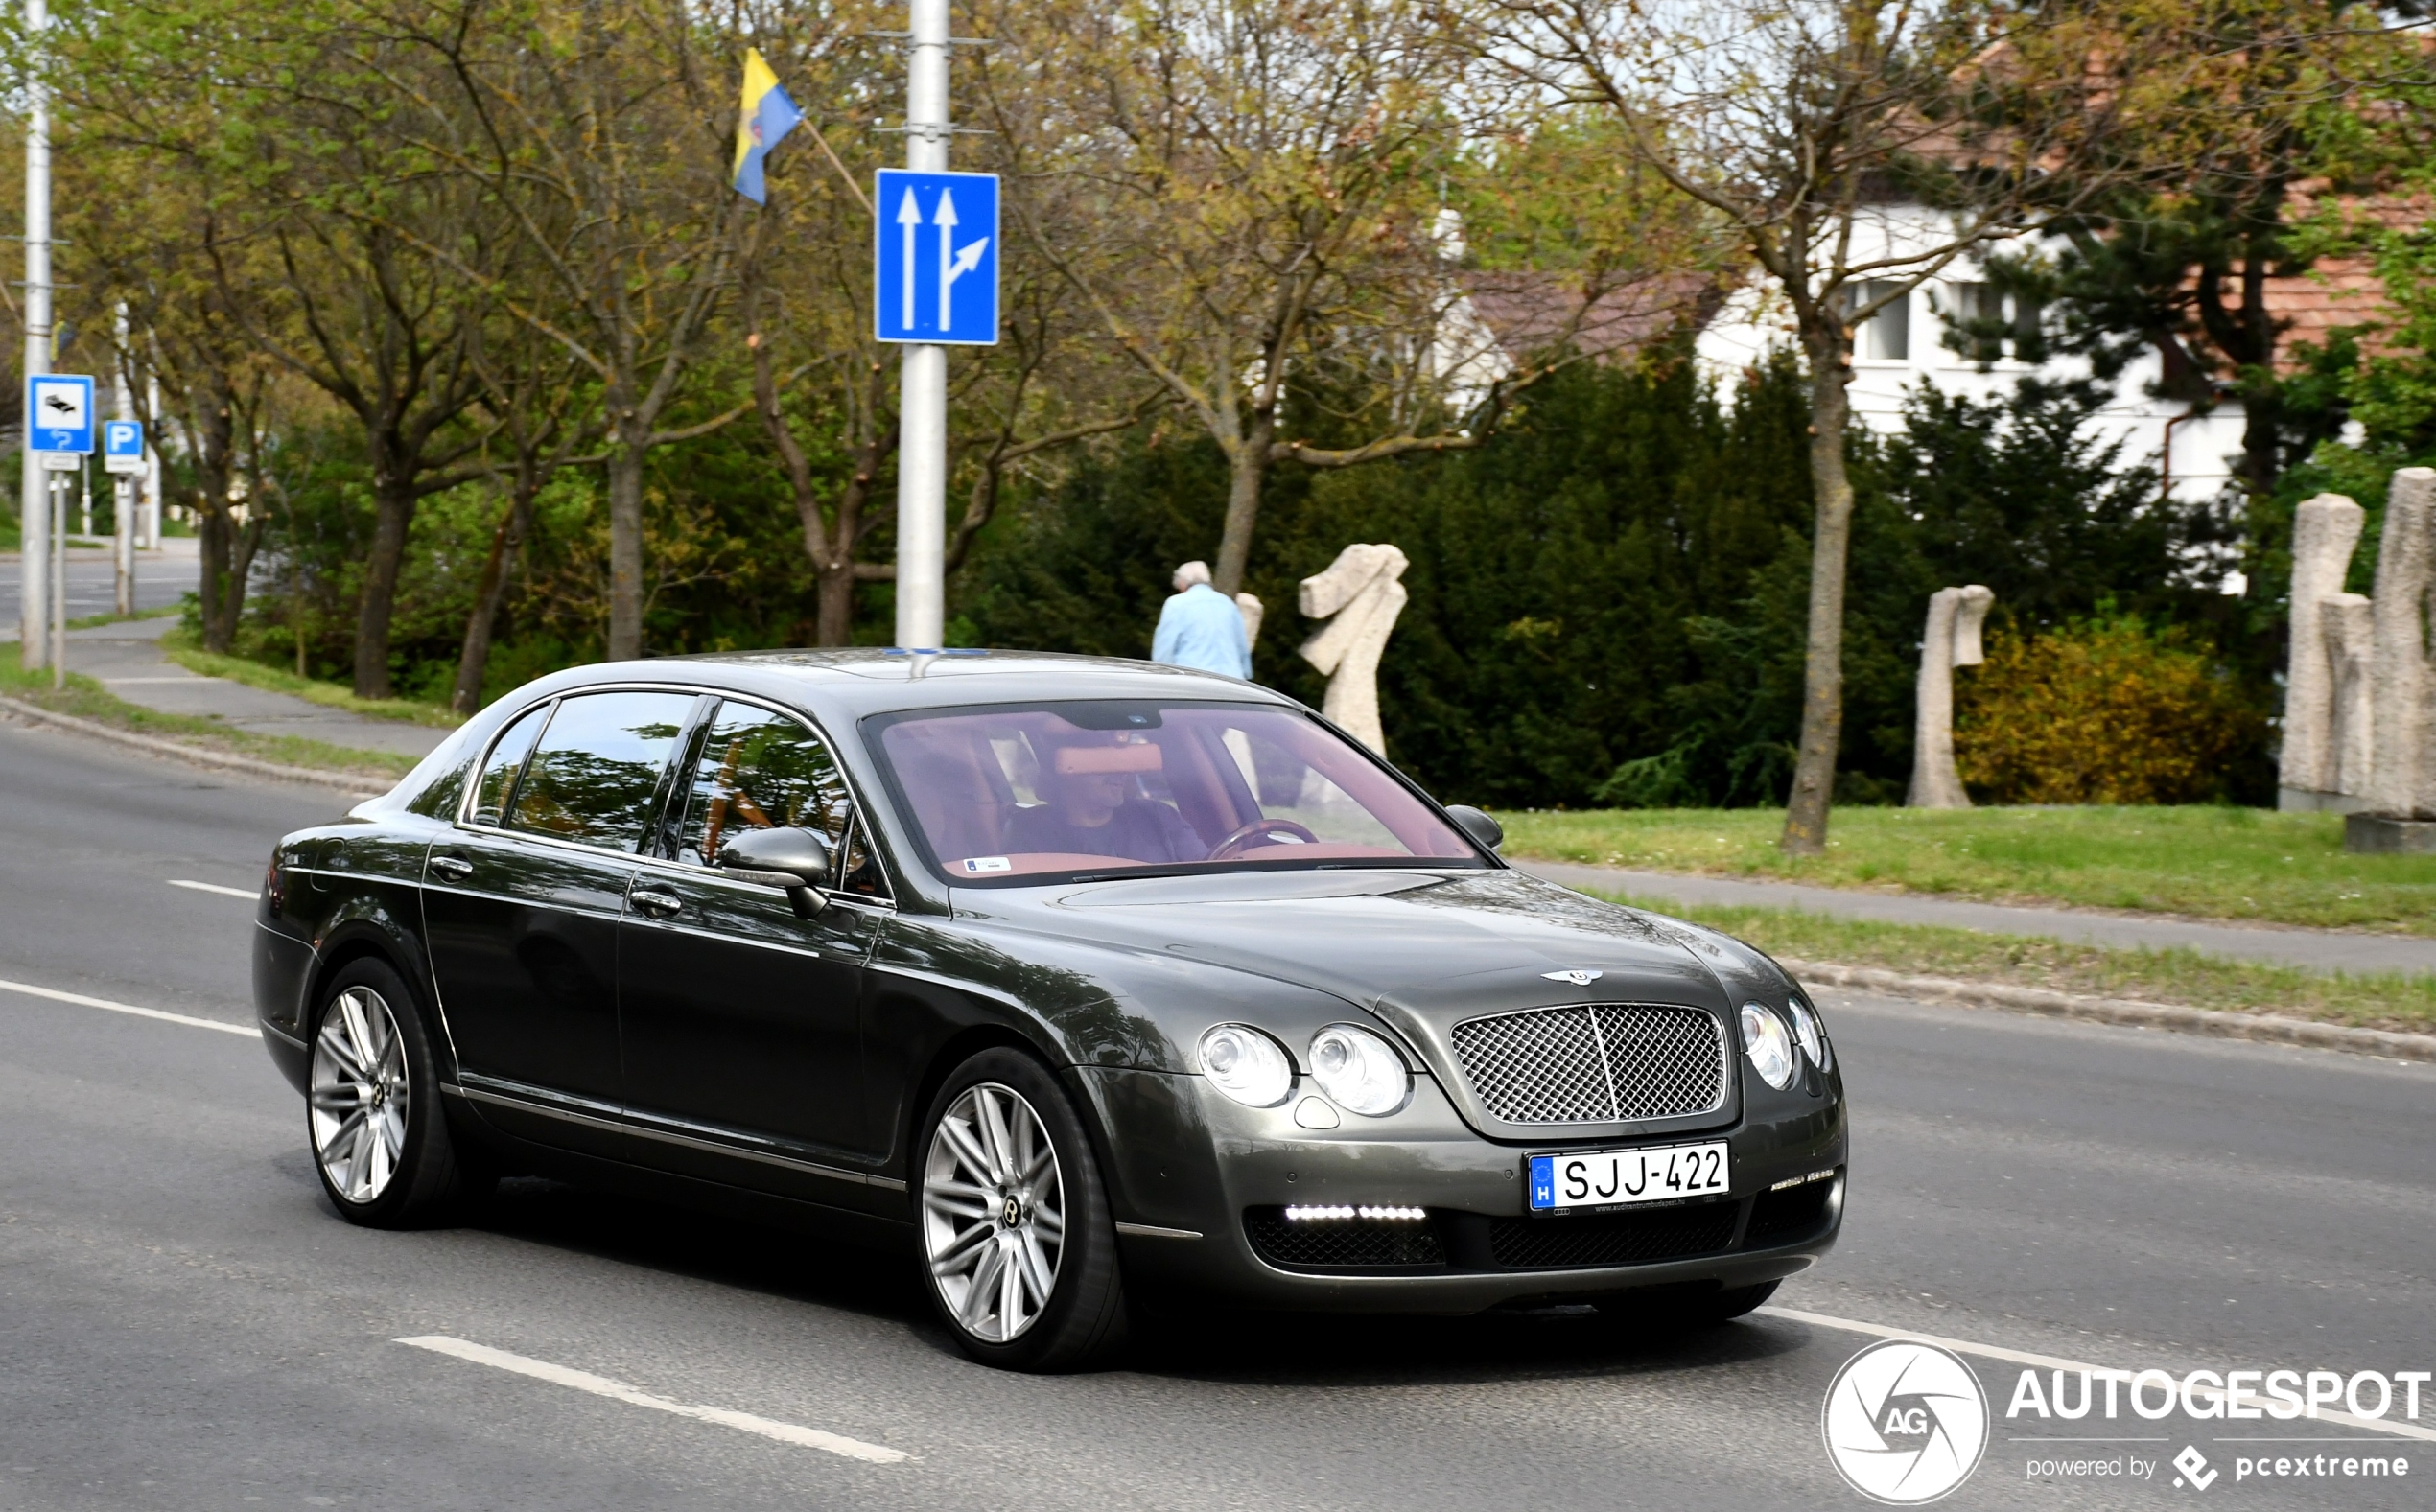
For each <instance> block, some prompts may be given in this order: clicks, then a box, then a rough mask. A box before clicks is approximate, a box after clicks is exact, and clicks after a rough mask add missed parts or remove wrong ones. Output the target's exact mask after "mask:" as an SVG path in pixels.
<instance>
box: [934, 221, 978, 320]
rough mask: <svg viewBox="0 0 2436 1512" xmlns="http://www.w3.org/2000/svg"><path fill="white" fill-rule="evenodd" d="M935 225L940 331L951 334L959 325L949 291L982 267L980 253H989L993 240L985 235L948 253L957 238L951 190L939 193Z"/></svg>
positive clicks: (952, 298) (953, 301)
mask: <svg viewBox="0 0 2436 1512" xmlns="http://www.w3.org/2000/svg"><path fill="white" fill-rule="evenodd" d="M932 223H933V224H935V225H937V226H938V227H939V329H940V330H942V331H952V330H954V329H955V324H956V323H955V319H954V317H953V315H952V313H951V312H952V311H953V309H954V304H955V300H954V296H953V295H952V294H950V293H949V291H950V290H952V289H954V288H955V286H956V280H957V279H959V278H962V277H963V276H964V275H965V274H967V273H970V272H972V270H973V269H974V268H979V267H980V266H981V254H982V253H983V252H986V251H988V250H989V248H990V239H989V238H988V237H986V236H985V237H983V238H982V239H981V240H980V241H978V242H968V243H967V244H964V245H963V246H956V247H954V250H953V251H952V252H950V251H949V248H950V247H951V246H953V244H954V242H955V239H956V200H955V196H954V194H953V192H951V191H949V190H941V191H940V193H939V214H938V215H937V216H936V217H934V218H933V221H932Z"/></svg>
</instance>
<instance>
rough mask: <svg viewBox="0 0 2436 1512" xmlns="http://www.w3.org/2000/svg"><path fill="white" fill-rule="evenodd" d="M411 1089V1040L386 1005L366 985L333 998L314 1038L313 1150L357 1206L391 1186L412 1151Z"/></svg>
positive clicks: (327, 1176) (333, 1184) (337, 1188)
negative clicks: (409, 1146)
mask: <svg viewBox="0 0 2436 1512" xmlns="http://www.w3.org/2000/svg"><path fill="white" fill-rule="evenodd" d="M410 1092H411V1089H410V1085H409V1082H408V1078H407V1071H406V1041H405V1039H404V1038H403V1037H402V1036H401V1035H399V1034H398V1026H397V1019H396V1018H395V1017H394V1016H392V1014H391V1013H390V1012H389V1005H388V1003H387V1002H386V1000H385V999H384V998H383V997H382V996H381V994H380V993H378V992H375V991H373V990H372V989H370V988H368V987H351V988H348V989H346V990H345V991H343V992H340V994H339V995H338V996H336V997H334V998H332V999H331V1000H330V1006H329V1008H328V1009H327V1010H325V1011H324V1012H322V1015H321V1033H320V1034H319V1035H316V1036H314V1042H313V1092H312V1094H311V1096H312V1107H313V1151H314V1154H315V1156H316V1158H317V1159H318V1160H320V1162H321V1177H322V1179H323V1180H325V1181H327V1182H329V1183H330V1189H331V1190H332V1191H333V1192H336V1193H338V1194H339V1195H340V1197H342V1198H346V1200H347V1201H349V1202H351V1203H362V1202H371V1201H374V1200H376V1199H377V1198H379V1197H380V1196H381V1194H382V1193H384V1192H386V1191H387V1190H388V1189H389V1182H390V1181H391V1180H392V1179H393V1178H394V1177H395V1176H396V1175H397V1174H398V1161H399V1159H400V1157H402V1156H403V1155H404V1154H405V1153H406V1118H407V1109H408V1106H409V1104H410Z"/></svg>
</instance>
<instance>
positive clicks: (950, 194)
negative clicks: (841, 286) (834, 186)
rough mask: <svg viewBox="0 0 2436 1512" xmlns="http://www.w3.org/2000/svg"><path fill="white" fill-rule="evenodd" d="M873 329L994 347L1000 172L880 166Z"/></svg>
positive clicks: (893, 335)
mask: <svg viewBox="0 0 2436 1512" xmlns="http://www.w3.org/2000/svg"><path fill="white" fill-rule="evenodd" d="M873 203H874V204H876V205H877V206H878V210H879V213H878V216H877V217H876V218H875V224H874V226H873V236H872V257H873V277H872V295H873V297H872V334H873V335H874V336H875V337H878V339H879V340H882V341H919V342H925V343H931V344H936V345H940V346H995V345H997V344H998V175H997V174H916V173H911V172H908V171H906V170H904V169H898V168H883V169H881V170H880V171H879V193H878V198H876V199H875V200H874V201H873Z"/></svg>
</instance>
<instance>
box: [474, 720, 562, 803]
mask: <svg viewBox="0 0 2436 1512" xmlns="http://www.w3.org/2000/svg"><path fill="white" fill-rule="evenodd" d="M549 712H550V706H549V705H548V704H541V705H537V706H535V707H534V708H531V709H527V710H525V712H524V713H522V714H520V715H519V716H517V719H516V722H515V723H514V724H512V725H509V726H508V727H507V731H506V733H504V734H503V735H501V736H500V737H499V742H498V743H497V744H496V745H494V746H492V747H491V755H490V759H489V760H488V761H486V762H484V763H483V764H482V779H481V781H480V784H479V785H477V786H476V787H475V789H474V823H476V824H478V825H496V824H498V823H499V818H500V813H501V811H502V810H504V808H505V807H506V806H507V794H508V792H509V790H510V789H512V788H513V787H515V785H516V774H517V773H519V772H521V771H523V770H524V769H525V757H526V756H527V755H528V754H529V753H530V752H531V751H532V749H533V737H534V736H535V735H537V734H540V733H541V725H542V720H543V718H544V717H545V716H547V715H548V714H549Z"/></svg>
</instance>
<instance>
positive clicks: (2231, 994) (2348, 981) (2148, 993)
mask: <svg viewBox="0 0 2436 1512" xmlns="http://www.w3.org/2000/svg"><path fill="white" fill-rule="evenodd" d="M1600 896H1604V897H1608V898H1611V899H1613V900H1614V901H1616V902H1619V903H1628V904H1630V905H1631V906H1632V907H1634V908H1641V909H1647V910H1649V911H1650V912H1651V913H1653V914H1666V915H1670V916H1672V917H1674V918H1676V919H1690V920H1691V921H1692V922H1694V923H1697V924H1706V925H1708V926H1709V927H1710V928H1712V929H1722V930H1723V931H1725V932H1726V933H1727V934H1729V935H1734V936H1736V937H1738V938H1740V939H1743V940H1747V941H1749V942H1751V943H1752V944H1755V945H1757V946H1759V947H1760V948H1761V949H1762V950H1765V951H1768V953H1769V954H1770V955H1783V956H1793V957H1798V958H1800V959H1803V960H1809V961H1830V962H1834V963H1835V964H1836V965H1850V966H1876V967H1878V968H1880V969H1881V970H1886V971H1906V972H1909V973H1911V974H1913V975H1916V976H1942V977H1956V978H1959V979H1962V980H1965V981H1980V982H2000V983H2003V984H2004V985H2005V986H2008V987H2042V988H2050V989H2054V990H2056V991H2059V992H2078V993H2084V994H2087V995H2089V996H2092V997H2123V998H2136V999H2139V1000H2140V1001H2143V1002H2148V1003H2173V1004H2179V1005H2181V1006H2183V1007H2186V1008H2213V1009H2216V1010H2219V1011H2221V1012H2229V1013H2281V1014H2284V1015H2285V1016H2287V1017H2291V1018H2309V1019H2316V1020H2318V1021H2320V1022H2323V1023H2331V1024H2353V1025H2358V1026H2361V1027H2364V1028H2369V1029H2392V1030H2401V1031H2403V1032H2406V1033H2416V1034H2427V1033H2430V1032H2436V977H2411V976H2401V975H2389V974H2381V973H2380V974H2377V975H2374V976H2353V975H2349V974H2345V973H2332V974H2330V973H2325V972H2317V971H2304V970H2301V969H2300V968H2298V967H2295V966H2284V965H2274V964H2273V963H2269V962H2258V961H2235V960H2227V959H2225V958H2223V957H2220V956H2209V955H2202V954H2200V953H2199V952H2197V951H2195V950H2182V949H2173V950H2112V949H2108V948H2106V947H2104V946H2101V945H2079V944H2068V943H2066V942H2062V941H2055V940H2039V939H2032V938H2026V937H2024V936H2020V935H1983V934H1980V933H1979V932H1978V931H1977V930H1970V929H1945V928H1940V927H1937V926H1934V925H1929V924H1885V923H1879V922H1877V921H1875V920H1872V919H1839V918H1836V917H1834V916H1832V915H1827V914H1813V913H1808V912H1805V911H1803V910H1800V909H1790V908H1742V907H1725V906H1710V907H1703V906H1697V905H1680V906H1679V905H1676V904H1675V903H1671V902H1659V901H1656V900H1653V899H1651V898H1639V897H1630V896H1625V895H1623V894H1616V893H1603V894H1601V895H1600Z"/></svg>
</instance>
